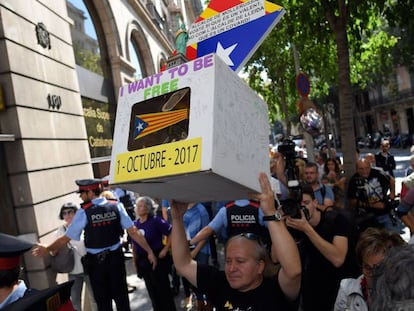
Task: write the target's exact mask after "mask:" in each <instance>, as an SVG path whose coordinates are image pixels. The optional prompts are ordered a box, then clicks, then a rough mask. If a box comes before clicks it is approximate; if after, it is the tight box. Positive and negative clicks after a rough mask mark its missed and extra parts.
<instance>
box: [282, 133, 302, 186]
mask: <svg viewBox="0 0 414 311" xmlns="http://www.w3.org/2000/svg"><path fill="white" fill-rule="evenodd" d="M295 146H296V145H295V143H294V141H293V140H290V139H285V140H284V141H283V143H282V144H280V145H279V146H278V147H277V151H278V152H279V153H281V154H282V155H283V156H284V158H285V162H286V166H285V169H286V176H287V180H288V187H289V189H290V188H295V187H299V180H298V177H297V176H298V175H299V174H298V168H297V167H296V163H295V159H296V152H295Z"/></svg>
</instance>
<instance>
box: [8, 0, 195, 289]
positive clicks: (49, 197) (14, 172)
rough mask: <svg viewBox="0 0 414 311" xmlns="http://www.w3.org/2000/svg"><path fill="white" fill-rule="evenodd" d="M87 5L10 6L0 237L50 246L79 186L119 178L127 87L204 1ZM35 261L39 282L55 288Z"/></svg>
mask: <svg viewBox="0 0 414 311" xmlns="http://www.w3.org/2000/svg"><path fill="white" fill-rule="evenodd" d="M77 2H80V4H81V6H82V7H83V6H84V7H85V8H86V11H85V10H83V9H82V8H80V5H76V3H77ZM77 2H76V1H75V0H73V1H72V0H71V2H70V3H67V2H66V1H65V0H14V1H6V0H0V32H1V34H2V35H1V36H0V54H1V55H2V58H1V60H0V189H1V193H2V195H1V196H0V209H1V211H2V217H1V218H0V231H1V232H5V233H9V234H13V235H25V236H26V237H27V236H29V237H30V238H31V239H33V241H37V240H39V241H41V242H43V243H49V242H50V241H51V240H52V239H53V238H54V234H53V232H54V230H55V228H56V227H57V226H58V224H59V219H58V217H57V215H58V210H59V208H60V206H61V205H62V204H63V203H65V202H68V201H72V202H75V203H80V199H79V197H78V194H76V193H74V191H75V190H76V185H75V183H74V180H75V179H81V178H90V177H103V176H105V175H107V174H108V172H109V160H110V153H111V147H112V134H113V125H114V116H115V112H116V103H117V97H118V89H119V87H120V86H122V85H124V84H127V83H129V82H132V81H134V80H136V79H139V78H141V77H145V76H148V75H152V74H155V73H157V72H159V69H160V68H161V66H162V64H163V62H164V61H165V60H166V59H167V58H168V57H169V55H171V53H172V51H173V50H174V49H175V47H174V40H175V32H176V30H177V29H178V26H179V25H180V24H182V23H184V24H186V25H188V26H189V25H190V24H191V23H192V21H193V20H194V19H195V18H196V17H198V15H199V14H200V13H201V3H199V1H198V0H192V1H184V0H180V1H173V0H168V1H164V0H155V1H141V0H84V1H81V0H80V1H77ZM78 4H79V3H78ZM87 18H90V19H91V21H92V24H93V26H94V31H95V34H96V39H95V38H93V37H92V36H91V35H90V34H87V33H86V29H85V24H84V23H85V20H86V19H87ZM25 259H26V261H25V268H26V269H25V271H26V277H27V280H28V281H29V284H30V286H32V287H35V288H46V287H48V286H49V285H51V284H53V283H54V282H55V276H54V275H53V274H52V273H50V272H49V270H48V269H46V268H47V265H48V263H47V262H43V260H41V259H38V258H32V257H31V256H30V255H29V256H26V258H25Z"/></svg>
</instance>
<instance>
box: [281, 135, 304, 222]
mask: <svg viewBox="0 0 414 311" xmlns="http://www.w3.org/2000/svg"><path fill="white" fill-rule="evenodd" d="M295 146H296V145H295V143H294V142H293V141H292V140H290V139H285V140H284V141H283V143H282V144H280V145H279V146H278V148H277V151H278V152H280V153H281V154H282V155H283V156H284V157H285V162H286V165H285V170H286V177H287V180H288V189H289V198H287V199H286V200H283V201H281V202H280V204H281V208H282V211H283V213H284V214H285V215H286V216H290V217H292V218H301V217H302V215H301V210H303V211H304V212H305V215H307V214H308V213H307V209H306V208H304V207H302V206H301V205H300V203H301V202H302V188H301V186H300V183H299V178H298V175H299V173H298V168H297V166H296V163H295V160H296V152H295Z"/></svg>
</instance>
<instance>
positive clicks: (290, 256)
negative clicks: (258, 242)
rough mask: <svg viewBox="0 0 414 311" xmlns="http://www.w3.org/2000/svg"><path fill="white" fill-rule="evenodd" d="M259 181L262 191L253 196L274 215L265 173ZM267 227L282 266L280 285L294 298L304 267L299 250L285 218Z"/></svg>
mask: <svg viewBox="0 0 414 311" xmlns="http://www.w3.org/2000/svg"><path fill="white" fill-rule="evenodd" d="M259 182H260V187H261V190H262V193H259V194H254V195H251V198H253V199H256V200H260V208H261V209H262V210H263V214H264V215H265V216H273V215H275V214H276V208H275V201H274V196H273V191H272V188H271V185H270V182H269V179H268V178H267V176H266V174H265V173H261V174H260V176H259ZM278 216H279V215H278ZM276 218H279V217H276ZM267 228H268V230H269V233H270V237H271V239H272V254H274V255H275V256H276V259H277V261H278V262H279V263H280V266H281V269H280V272H279V274H278V278H279V283H280V287H281V288H282V291H283V292H284V293H285V295H286V296H287V297H288V298H290V299H291V300H294V299H296V298H297V297H298V295H299V290H300V284H301V273H302V268H301V262H300V256H299V250H298V248H297V246H296V243H295V241H294V239H293V237H292V235H291V234H290V233H289V231H288V230H287V228H286V225H285V222H284V221H283V219H279V220H276V221H269V222H268V225H267Z"/></svg>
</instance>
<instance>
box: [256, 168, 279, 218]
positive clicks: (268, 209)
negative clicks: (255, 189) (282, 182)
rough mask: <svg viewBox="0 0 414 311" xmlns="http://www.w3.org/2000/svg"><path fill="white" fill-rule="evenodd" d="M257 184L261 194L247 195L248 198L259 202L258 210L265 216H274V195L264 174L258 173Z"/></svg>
mask: <svg viewBox="0 0 414 311" xmlns="http://www.w3.org/2000/svg"><path fill="white" fill-rule="evenodd" d="M259 184H260V189H261V190H262V192H261V193H249V198H250V199H254V200H258V201H260V208H261V209H262V210H263V214H264V215H265V216H271V215H274V214H275V213H276V208H275V199H274V194H273V190H272V186H271V185H270V181H269V178H268V177H267V175H266V174H265V173H260V175H259Z"/></svg>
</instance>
